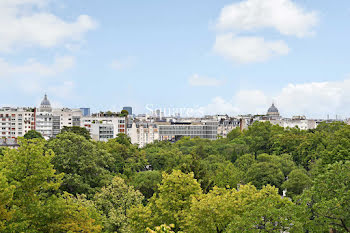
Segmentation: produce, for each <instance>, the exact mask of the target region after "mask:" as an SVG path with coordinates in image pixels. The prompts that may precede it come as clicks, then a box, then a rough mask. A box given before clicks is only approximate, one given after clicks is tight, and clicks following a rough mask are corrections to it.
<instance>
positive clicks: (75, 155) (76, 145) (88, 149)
mask: <svg viewBox="0 0 350 233" xmlns="http://www.w3.org/2000/svg"><path fill="white" fill-rule="evenodd" d="M47 148H48V149H51V150H53V151H54V152H55V154H56V156H55V157H54V158H53V160H52V163H53V164H54V167H55V169H56V170H57V171H58V172H63V173H64V177H63V183H62V185H61V190H63V191H67V192H69V193H71V194H77V193H78V194H82V193H84V194H86V195H88V197H91V196H93V194H94V193H95V192H96V191H97V190H98V189H99V188H101V187H103V186H104V185H106V184H107V183H109V182H110V180H111V179H112V177H113V174H112V173H111V170H113V169H114V168H113V167H112V166H115V165H113V164H114V163H115V160H114V158H113V157H112V156H111V155H110V154H109V153H107V152H106V151H105V150H103V149H101V148H98V147H97V146H96V144H95V143H94V142H92V141H90V140H87V139H86V138H84V137H83V136H80V135H77V134H74V133H71V132H65V133H63V134H59V135H57V138H55V139H53V140H51V141H50V142H49V143H48V145H47Z"/></svg>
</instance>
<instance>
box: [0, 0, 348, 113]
mask: <svg viewBox="0 0 350 233" xmlns="http://www.w3.org/2000/svg"><path fill="white" fill-rule="evenodd" d="M269 3H270V4H269ZM269 3H267V1H263V0H244V1H233V0H231V1H227V0H220V1H215V2H213V1H198V0H193V1H176V3H175V2H173V3H169V2H168V3H165V2H161V1H153V2H135V1H128V2H125V1H104V2H103V3H102V4H101V2H96V1H91V0H88V1H81V0H80V1H74V2H72V1H67V0H65V1H60V2H58V1H53V0H52V1H51V0H30V1H10V0H5V1H1V3H0V15H1V16H0V26H2V28H6V30H5V31H2V32H0V81H1V84H2V85H1V86H0V98H1V106H33V105H34V106H37V105H38V104H39V103H40V101H41V99H42V95H43V93H45V92H46V93H47V94H48V95H49V97H51V98H50V99H51V100H52V105H53V106H57V107H62V106H65V107H71V108H79V107H85V106H86V107H90V108H91V109H92V110H93V111H99V110H114V111H117V110H121V108H122V107H123V106H133V107H134V110H135V111H136V113H143V112H146V106H147V105H150V104H153V105H157V106H164V107H173V108H194V109H201V110H202V111H203V112H204V113H206V114H217V113H227V114H229V115H238V114H246V113H252V114H259V113H265V112H266V109H267V108H268V107H269V106H270V105H271V103H272V102H273V101H274V102H275V103H276V105H277V106H278V108H279V110H280V112H281V114H282V115H283V116H286V117H291V116H292V115H306V116H307V117H308V118H316V117H318V118H327V115H329V116H333V118H335V116H336V115H338V116H341V117H342V118H347V117H349V116H350V110H349V109H348V108H347V106H348V102H349V101H350V100H349V98H348V97H349V96H348V95H349V94H347V93H350V70H349V68H348V63H349V61H350V57H349V56H350V54H349V53H348V51H350V50H349V49H350V45H349V43H347V40H348V37H349V32H350V29H349V27H348V26H347V23H346V22H348V21H349V19H350V2H348V1H345V0H344V1H338V2H337V4H332V3H331V2H320V1H316V0H310V1H302V0H297V1H291V0H271V1H269ZM261 15H267V16H269V17H268V19H271V20H265V19H264V18H261ZM284 16H287V17H286V18H285V17H284ZM43 22H45V23H43ZM5 25H6V27H5ZM39 25H40V27H39ZM43 32H45V33H43Z"/></svg>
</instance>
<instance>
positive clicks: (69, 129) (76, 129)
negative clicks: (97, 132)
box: [61, 126, 91, 140]
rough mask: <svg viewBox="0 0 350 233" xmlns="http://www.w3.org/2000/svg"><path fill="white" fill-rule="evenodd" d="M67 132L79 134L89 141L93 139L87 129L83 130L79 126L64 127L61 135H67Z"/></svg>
mask: <svg viewBox="0 0 350 233" xmlns="http://www.w3.org/2000/svg"><path fill="white" fill-rule="evenodd" d="M65 132H71V133H75V134H78V135H80V136H83V137H84V138H86V139H87V140H90V139H91V136H90V132H89V131H88V130H87V129H86V128H83V127H79V126H63V129H62V130H61V133H65Z"/></svg>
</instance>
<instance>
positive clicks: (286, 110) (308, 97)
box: [200, 79, 350, 118]
mask: <svg viewBox="0 0 350 233" xmlns="http://www.w3.org/2000/svg"><path fill="white" fill-rule="evenodd" d="M272 100H274V101H275V103H276V106H277V108H278V109H279V110H280V113H281V114H282V116H285V117H291V116H295V115H305V116H307V117H309V118H311V117H315V118H317V117H320V118H322V117H323V118H325V117H326V116H327V115H328V114H329V115H330V116H331V117H335V115H336V114H337V115H338V116H342V117H343V118H345V117H347V118H348V117H350V109H349V106H350V79H345V80H343V81H335V82H312V83H303V84H288V85H287V86H286V87H284V88H282V89H281V90H280V91H279V92H278V93H277V94H276V95H274V96H271V95H269V94H268V93H264V92H263V91H262V90H241V91H239V92H238V93H237V94H236V95H235V96H233V97H232V98H231V99H229V100H225V99H223V98H221V97H215V98H213V100H212V101H211V103H209V104H208V105H206V106H203V107H201V108H200V109H201V111H202V112H203V113H204V114H215V113H221V114H222V113H227V114H231V115H238V114H247V113H251V114H265V113H266V111H267V109H268V107H269V106H270V105H271V103H272Z"/></svg>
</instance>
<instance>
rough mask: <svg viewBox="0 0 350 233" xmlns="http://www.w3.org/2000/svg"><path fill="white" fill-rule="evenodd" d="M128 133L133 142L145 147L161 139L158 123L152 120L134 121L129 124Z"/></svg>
mask: <svg viewBox="0 0 350 233" xmlns="http://www.w3.org/2000/svg"><path fill="white" fill-rule="evenodd" d="M127 134H128V136H129V137H130V139H131V143H132V144H138V145H139V147H144V146H145V145H147V144H149V143H153V142H154V141H158V140H159V131H158V127H157V124H155V123H150V122H133V123H131V124H129V125H128V129H127Z"/></svg>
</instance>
